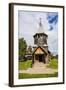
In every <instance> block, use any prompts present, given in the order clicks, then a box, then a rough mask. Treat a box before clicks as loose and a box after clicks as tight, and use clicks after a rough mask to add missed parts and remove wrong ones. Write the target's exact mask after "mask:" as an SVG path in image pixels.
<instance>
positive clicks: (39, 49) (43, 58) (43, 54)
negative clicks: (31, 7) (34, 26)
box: [33, 19, 49, 64]
mask: <svg viewBox="0 0 66 90" xmlns="http://www.w3.org/2000/svg"><path fill="white" fill-rule="evenodd" d="M33 37H34V44H35V45H36V46H34V52H33V63H35V62H36V61H38V62H43V63H45V64H46V63H48V62H49V53H48V45H47V38H48V35H47V34H46V33H45V32H44V30H43V25H42V23H41V19H40V22H39V28H38V31H37V32H36V34H35V35H34V36H33Z"/></svg>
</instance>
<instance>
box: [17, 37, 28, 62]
mask: <svg viewBox="0 0 66 90" xmlns="http://www.w3.org/2000/svg"><path fill="white" fill-rule="evenodd" d="M26 48H27V44H26V41H25V40H24V38H20V39H19V60H21V59H22V60H23V59H24V56H25V53H26Z"/></svg>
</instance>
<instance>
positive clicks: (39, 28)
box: [37, 18, 44, 33]
mask: <svg viewBox="0 0 66 90" xmlns="http://www.w3.org/2000/svg"><path fill="white" fill-rule="evenodd" d="M43 31H44V30H43V25H42V23H41V18H39V27H38V31H37V33H43Z"/></svg>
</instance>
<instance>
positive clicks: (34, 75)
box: [19, 72, 58, 79]
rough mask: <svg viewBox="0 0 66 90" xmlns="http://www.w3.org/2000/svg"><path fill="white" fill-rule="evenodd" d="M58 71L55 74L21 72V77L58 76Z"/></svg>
mask: <svg viewBox="0 0 66 90" xmlns="http://www.w3.org/2000/svg"><path fill="white" fill-rule="evenodd" d="M57 76H58V73H57V72H56V73H54V74H26V73H20V74H19V79H27V78H49V77H57Z"/></svg>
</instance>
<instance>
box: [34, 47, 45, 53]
mask: <svg viewBox="0 0 66 90" xmlns="http://www.w3.org/2000/svg"><path fill="white" fill-rule="evenodd" d="M35 54H44V51H43V50H42V49H41V48H40V47H39V48H37V49H36V51H35Z"/></svg>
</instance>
